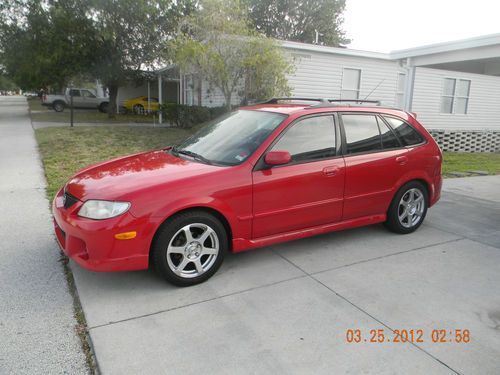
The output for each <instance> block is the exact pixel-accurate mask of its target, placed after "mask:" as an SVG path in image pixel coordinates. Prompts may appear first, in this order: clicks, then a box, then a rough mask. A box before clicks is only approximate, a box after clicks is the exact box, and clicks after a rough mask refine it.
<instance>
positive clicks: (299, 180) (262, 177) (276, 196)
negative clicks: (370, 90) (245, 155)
mask: <svg viewBox="0 0 500 375" xmlns="http://www.w3.org/2000/svg"><path fill="white" fill-rule="evenodd" d="M339 134H340V133H339V132H338V129H336V126H335V121H334V117H333V115H332V114H328V115H316V116H309V117H306V118H301V119H299V120H297V121H295V122H294V123H292V124H291V125H290V126H288V128H287V129H285V131H284V132H283V133H282V135H281V136H280V137H279V138H278V140H277V141H276V142H275V143H274V145H273V146H271V148H270V150H284V151H288V152H290V154H291V155H292V161H291V162H290V163H289V164H286V165H282V166H275V167H272V168H271V167H269V166H266V165H265V164H263V162H262V161H261V162H260V163H258V164H257V166H256V168H255V170H254V172H253V197H254V198H253V213H254V221H253V238H260V237H266V236H272V235H276V234H279V233H285V232H290V231H294V230H300V229H304V228H310V227H314V226H318V225H322V224H328V223H334V222H337V221H339V220H340V219H341V217H342V201H343V192H344V174H345V168H344V159H343V158H342V157H341V156H340V153H339V150H338V148H339V145H340V140H339V138H340V136H339Z"/></svg>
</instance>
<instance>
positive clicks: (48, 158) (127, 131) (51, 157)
mask: <svg viewBox="0 0 500 375" xmlns="http://www.w3.org/2000/svg"><path fill="white" fill-rule="evenodd" d="M195 130H196V129H195V128H192V129H179V128H152V127H148V128H143V127H111V126H105V125H103V126H99V127H97V126H96V127H94V126H92V127H75V128H69V127H67V128H44V129H37V130H36V138H37V140H38V145H39V147H40V152H41V154H42V158H43V162H44V165H45V173H46V175H47V181H48V195H49V197H53V196H54V194H55V192H56V191H57V190H58V189H59V188H60V187H61V186H62V185H63V184H64V183H65V182H66V181H67V180H68V178H69V177H70V176H71V175H72V174H74V173H75V172H76V171H77V170H79V169H81V168H83V167H86V166H88V165H90V164H93V163H97V162H99V161H103V160H107V159H111V158H114V157H117V156H121V155H127V154H132V153H135V152H140V151H146V150H151V149H157V148H161V147H165V146H168V145H172V144H175V143H178V142H180V141H181V140H183V139H185V138H186V137H188V136H189V135H190V134H192V133H193V132H194V131H195ZM470 170H482V171H487V172H489V173H490V174H500V154H498V153H495V154H491V153H484V154H477V153H475V154H468V153H452V152H445V153H444V163H443V174H444V175H445V176H446V175H447V174H448V173H450V172H466V171H470Z"/></svg>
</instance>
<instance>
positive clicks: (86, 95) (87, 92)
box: [82, 90, 95, 98]
mask: <svg viewBox="0 0 500 375" xmlns="http://www.w3.org/2000/svg"><path fill="white" fill-rule="evenodd" d="M82 96H83V97H84V98H95V95H94V94H92V93H91V92H90V91H88V90H82Z"/></svg>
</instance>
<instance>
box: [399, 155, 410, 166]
mask: <svg viewBox="0 0 500 375" xmlns="http://www.w3.org/2000/svg"><path fill="white" fill-rule="evenodd" d="M396 162H397V163H399V164H401V165H405V164H406V163H408V157H407V156H398V157H397V158H396Z"/></svg>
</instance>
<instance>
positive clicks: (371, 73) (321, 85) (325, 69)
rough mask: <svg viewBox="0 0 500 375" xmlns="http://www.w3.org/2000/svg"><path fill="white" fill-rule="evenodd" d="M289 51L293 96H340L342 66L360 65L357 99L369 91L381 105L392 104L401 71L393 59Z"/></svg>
mask: <svg viewBox="0 0 500 375" xmlns="http://www.w3.org/2000/svg"><path fill="white" fill-rule="evenodd" d="M288 51H289V52H290V53H291V55H292V57H293V58H295V66H296V69H295V72H294V73H293V74H292V75H290V76H289V77H288V82H289V84H290V86H291V87H292V94H293V96H296V97H300V96H303V97H311V98H316V97H317V98H330V99H340V92H341V88H342V71H343V68H354V69H361V85H360V93H359V98H360V99H365V98H366V97H367V96H368V95H369V97H368V99H373V100H381V101H382V104H383V105H387V106H394V105H395V97H396V90H397V73H398V72H404V70H403V69H401V68H399V65H398V63H397V62H396V61H391V60H383V59H375V58H367V57H358V56H345V55H334V54H328V53H320V52H310V51H300V50H288ZM372 90H374V91H373V92H371V91H372ZM370 92H371V94H370Z"/></svg>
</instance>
